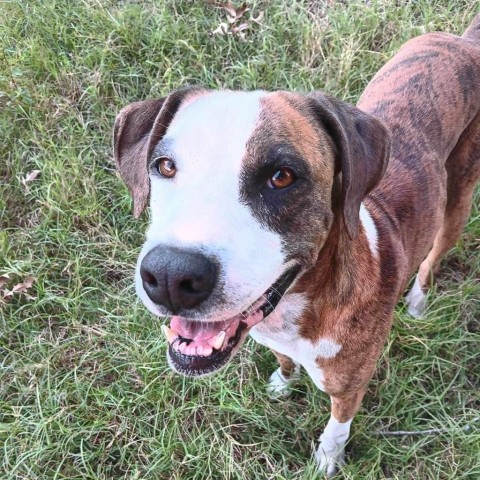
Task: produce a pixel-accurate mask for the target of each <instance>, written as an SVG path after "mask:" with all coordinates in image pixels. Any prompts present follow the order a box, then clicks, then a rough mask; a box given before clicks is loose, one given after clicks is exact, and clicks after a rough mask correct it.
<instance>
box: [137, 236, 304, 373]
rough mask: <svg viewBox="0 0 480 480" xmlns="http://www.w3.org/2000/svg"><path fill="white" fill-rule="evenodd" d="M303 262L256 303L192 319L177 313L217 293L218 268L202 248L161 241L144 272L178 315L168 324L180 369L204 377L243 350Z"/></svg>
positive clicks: (152, 292) (158, 299) (159, 299)
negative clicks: (210, 317) (235, 312)
mask: <svg viewBox="0 0 480 480" xmlns="http://www.w3.org/2000/svg"><path fill="white" fill-rule="evenodd" d="M299 271H300V267H298V266H294V267H290V268H288V269H287V270H286V271H285V272H284V273H283V274H282V275H281V276H280V277H279V278H278V279H277V281H275V282H274V283H273V285H271V286H270V287H269V288H268V289H267V290H266V291H265V292H264V293H263V295H261V296H260V298H258V299H257V300H256V301H255V302H253V303H252V304H251V305H250V306H249V307H248V308H246V309H245V310H244V311H242V312H241V313H239V314H238V315H235V316H233V317H231V318H228V319H225V320H216V321H208V319H205V320H191V319H189V318H185V317H181V316H177V315H175V313H176V312H178V311H185V310H186V309H192V308H195V307H198V306H199V305H200V304H201V303H202V302H204V301H205V300H206V299H208V297H209V296H210V294H211V293H212V291H213V289H214V288H215V285H216V283H217V279H218V268H217V266H216V264H215V263H214V262H213V261H212V260H211V259H209V258H207V257H205V256H203V255H202V254H200V253H196V252H192V251H188V250H180V249H178V248H174V247H165V246H157V247H155V248H153V249H152V250H151V251H150V252H148V253H147V255H146V256H145V257H144V258H143V260H142V262H141V265H140V276H141V278H142V283H143V287H144V289H145V292H146V293H147V295H148V297H149V298H150V300H152V301H153V302H154V303H155V304H157V305H158V304H159V305H163V306H164V307H166V308H167V309H168V310H169V311H170V312H172V313H173V314H174V316H173V317H172V318H171V321H170V326H169V327H167V326H166V325H163V327H162V328H163V331H164V334H165V336H166V338H167V340H168V343H169V347H168V359H169V363H170V365H171V366H172V368H173V369H174V370H176V371H177V372H178V373H181V374H184V375H188V376H202V375H206V374H209V373H212V372H214V371H216V370H218V369H220V368H221V367H223V366H224V365H225V364H226V363H227V362H228V361H229V360H230V359H231V358H232V356H233V355H234V353H235V352H236V351H237V350H238V348H239V346H240V345H241V343H242V342H243V340H244V339H245V337H246V335H247V333H248V331H249V330H250V329H251V328H252V327H253V326H255V325H256V324H258V323H259V322H261V321H262V320H263V319H264V318H265V317H267V316H268V315H270V313H272V312H273V310H274V309H275V308H276V306H277V305H278V303H279V302H280V300H281V299H282V297H283V295H284V294H285V292H286V291H287V290H288V288H289V287H290V286H291V285H292V283H293V282H294V280H295V279H296V278H297V276H298V274H299Z"/></svg>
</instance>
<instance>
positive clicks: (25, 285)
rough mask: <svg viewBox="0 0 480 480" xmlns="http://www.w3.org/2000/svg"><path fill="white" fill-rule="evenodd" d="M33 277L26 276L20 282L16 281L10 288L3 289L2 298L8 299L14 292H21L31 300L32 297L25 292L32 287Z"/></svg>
mask: <svg viewBox="0 0 480 480" xmlns="http://www.w3.org/2000/svg"><path fill="white" fill-rule="evenodd" d="M35 280H36V279H35V277H26V278H25V280H24V281H23V282H21V283H17V284H16V285H15V286H14V287H13V288H12V289H11V290H4V291H3V299H4V300H8V299H10V298H12V297H13V295H15V294H23V295H25V296H26V297H27V298H28V299H29V300H33V299H34V297H32V296H31V295H29V294H28V293H27V292H28V290H29V289H30V288H31V287H32V285H33V282H34V281H35Z"/></svg>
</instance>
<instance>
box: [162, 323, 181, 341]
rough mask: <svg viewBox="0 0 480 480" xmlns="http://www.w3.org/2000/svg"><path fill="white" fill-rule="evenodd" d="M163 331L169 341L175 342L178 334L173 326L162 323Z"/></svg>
mask: <svg viewBox="0 0 480 480" xmlns="http://www.w3.org/2000/svg"><path fill="white" fill-rule="evenodd" d="M162 332H163V334H164V335H165V338H166V339H167V342H168V343H173V341H174V340H175V339H176V338H177V336H178V335H177V334H176V333H175V331H174V330H172V329H171V328H169V327H167V326H166V325H162Z"/></svg>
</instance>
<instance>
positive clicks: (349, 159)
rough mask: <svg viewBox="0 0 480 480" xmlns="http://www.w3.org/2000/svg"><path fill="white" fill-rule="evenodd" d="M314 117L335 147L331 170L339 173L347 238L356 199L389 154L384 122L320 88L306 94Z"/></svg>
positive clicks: (354, 223)
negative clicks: (333, 168)
mask: <svg viewBox="0 0 480 480" xmlns="http://www.w3.org/2000/svg"><path fill="white" fill-rule="evenodd" d="M307 97H308V98H309V100H310V105H311V109H312V110H311V111H312V112H313V114H314V116H315V119H316V121H318V122H320V124H321V126H322V127H323V128H324V129H325V130H326V131H327V133H328V134H329V135H330V137H331V138H332V140H333V143H334V145H335V149H336V158H335V170H336V173H339V172H341V173H342V191H341V195H340V199H341V211H342V215H343V222H344V225H345V228H346V230H347V233H348V236H349V237H350V238H354V237H356V235H357V234H358V229H359V224H360V203H361V202H362V200H363V199H364V198H365V196H366V195H367V194H368V193H369V192H370V191H371V190H372V189H373V188H374V187H375V186H376V185H377V184H378V182H379V181H380V179H381V178H382V176H383V174H384V173H385V169H386V168H387V164H388V160H389V158H390V133H389V131H388V130H387V128H386V126H385V125H384V124H383V123H382V122H380V121H379V120H377V119H375V118H374V117H372V116H370V115H367V114H366V113H364V112H362V111H361V110H360V109H358V108H356V107H354V106H352V105H349V104H348V103H345V102H342V101H341V100H338V99H336V98H333V97H330V96H328V95H325V94H323V93H320V92H314V93H312V94H308V95H307Z"/></svg>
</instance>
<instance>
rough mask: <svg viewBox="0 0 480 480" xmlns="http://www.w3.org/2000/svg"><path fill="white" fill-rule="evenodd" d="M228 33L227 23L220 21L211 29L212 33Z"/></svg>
mask: <svg viewBox="0 0 480 480" xmlns="http://www.w3.org/2000/svg"><path fill="white" fill-rule="evenodd" d="M227 33H228V25H227V24H226V23H225V22H222V23H221V24H220V25H219V26H218V27H217V28H216V29H215V30H213V31H212V35H225V34H227Z"/></svg>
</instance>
